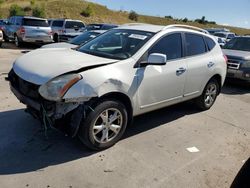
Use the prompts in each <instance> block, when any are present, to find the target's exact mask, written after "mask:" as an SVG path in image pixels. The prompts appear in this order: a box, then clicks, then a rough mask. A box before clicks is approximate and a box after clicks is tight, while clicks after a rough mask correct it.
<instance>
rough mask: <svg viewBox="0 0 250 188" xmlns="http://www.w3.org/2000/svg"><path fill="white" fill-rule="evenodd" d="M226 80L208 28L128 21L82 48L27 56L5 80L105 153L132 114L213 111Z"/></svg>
mask: <svg viewBox="0 0 250 188" xmlns="http://www.w3.org/2000/svg"><path fill="white" fill-rule="evenodd" d="M225 76H226V60H225V57H224V56H223V53H222V50H221V48H220V46H219V44H218V43H217V41H216V40H215V39H214V38H213V37H212V36H210V35H208V34H207V32H205V30H202V29H199V28H195V27H191V26H185V25H170V26H156V25H147V24H132V25H127V26H122V27H118V28H115V29H112V30H109V31H107V32H106V33H104V34H102V35H100V36H98V37H96V38H95V39H93V40H91V41H89V42H88V43H86V44H85V45H82V46H81V47H80V48H79V49H75V50H73V49H58V48H55V49H51V48H50V49H46V48H44V49H37V50H34V51H31V52H29V53H27V54H25V55H23V56H22V57H20V58H18V59H17V60H16V61H15V63H14V65H13V68H12V70H11V71H10V73H9V75H8V79H9V81H10V86H11V90H12V92H13V93H14V94H15V95H16V97H17V98H18V99H19V100H20V101H21V102H22V103H24V104H26V105H27V111H28V112H30V113H31V114H33V115H34V116H35V117H40V118H41V119H43V124H44V125H45V126H46V125H48V124H47V123H48V122H56V121H57V120H58V119H60V120H62V121H63V122H68V123H67V125H68V127H69V129H70V130H71V132H70V133H71V136H76V135H78V136H79V138H80V140H81V141H82V142H83V143H84V144H85V145H86V146H88V147H89V148H91V149H95V150H102V149H106V148H108V147H110V146H112V145H114V144H115V143H116V142H117V141H118V140H119V139H120V138H121V137H122V135H123V133H124V131H125V129H126V127H127V125H128V124H129V123H130V122H131V121H132V118H133V116H137V115H140V114H144V113H146V112H149V111H152V110H156V109H160V108H163V107H166V106H169V105H173V104H176V103H180V102H183V101H186V100H190V99H195V101H196V103H197V105H198V106H199V108H200V109H202V110H208V109H210V108H211V107H212V105H213V104H214V102H215V100H216V97H217V95H218V94H219V93H220V90H221V87H222V85H223V83H224V80H225ZM60 125H61V124H59V125H58V126H60ZM55 126H56V124H55Z"/></svg>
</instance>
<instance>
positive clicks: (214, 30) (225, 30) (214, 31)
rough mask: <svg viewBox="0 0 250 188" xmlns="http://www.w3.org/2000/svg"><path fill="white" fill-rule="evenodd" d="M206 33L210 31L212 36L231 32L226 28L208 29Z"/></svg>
mask: <svg viewBox="0 0 250 188" xmlns="http://www.w3.org/2000/svg"><path fill="white" fill-rule="evenodd" d="M206 31H208V32H209V33H210V34H211V35H213V34H214V33H218V32H230V30H229V29H226V28H208V29H206Z"/></svg>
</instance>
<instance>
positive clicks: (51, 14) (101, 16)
mask: <svg viewBox="0 0 250 188" xmlns="http://www.w3.org/2000/svg"><path fill="white" fill-rule="evenodd" d="M31 2H34V4H33V5H32V6H31ZM12 4H18V5H19V6H21V7H22V8H25V7H35V6H39V7H43V8H44V10H45V15H46V17H47V18H72V19H80V20H82V21H84V22H85V23H94V22H105V23H116V24H123V23H128V22H132V21H131V20H129V19H128V15H129V13H128V12H126V11H113V10H109V9H108V8H107V7H106V6H102V5H99V4H95V3H91V2H87V1H82V0H32V1H30V0H3V3H2V5H1V7H0V16H1V17H3V18H6V17H8V15H9V8H10V6H11V5H12ZM88 5H90V6H91V7H92V10H93V15H92V16H90V17H87V18H86V17H83V16H81V11H82V10H83V9H85V8H86V7H87V6H88ZM25 14H27V15H31V11H26V12H25ZM166 15H168V14H167V13H166ZM138 22H145V23H151V24H159V25H169V24H175V23H178V24H188V25H193V26H197V27H201V28H209V27H220V28H221V27H224V28H228V29H230V30H231V31H232V32H235V33H237V34H239V35H241V34H249V33H250V29H244V28H237V27H225V26H220V25H215V24H199V23H196V22H187V23H184V22H182V21H176V20H174V19H169V18H163V17H156V16H146V15H139V17H138Z"/></svg>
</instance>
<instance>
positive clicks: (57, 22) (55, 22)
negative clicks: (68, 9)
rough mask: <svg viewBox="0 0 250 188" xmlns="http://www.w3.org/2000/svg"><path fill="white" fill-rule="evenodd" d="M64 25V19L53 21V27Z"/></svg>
mask: <svg viewBox="0 0 250 188" xmlns="http://www.w3.org/2000/svg"><path fill="white" fill-rule="evenodd" d="M62 26H63V21H53V22H52V27H62Z"/></svg>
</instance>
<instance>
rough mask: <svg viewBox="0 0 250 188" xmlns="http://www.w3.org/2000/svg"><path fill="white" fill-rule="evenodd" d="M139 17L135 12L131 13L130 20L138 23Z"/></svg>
mask: <svg viewBox="0 0 250 188" xmlns="http://www.w3.org/2000/svg"><path fill="white" fill-rule="evenodd" d="M138 17H139V15H138V14H137V13H136V12H135V11H133V10H132V11H131V12H130V13H129V15H128V18H129V19H130V20H133V21H138Z"/></svg>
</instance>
